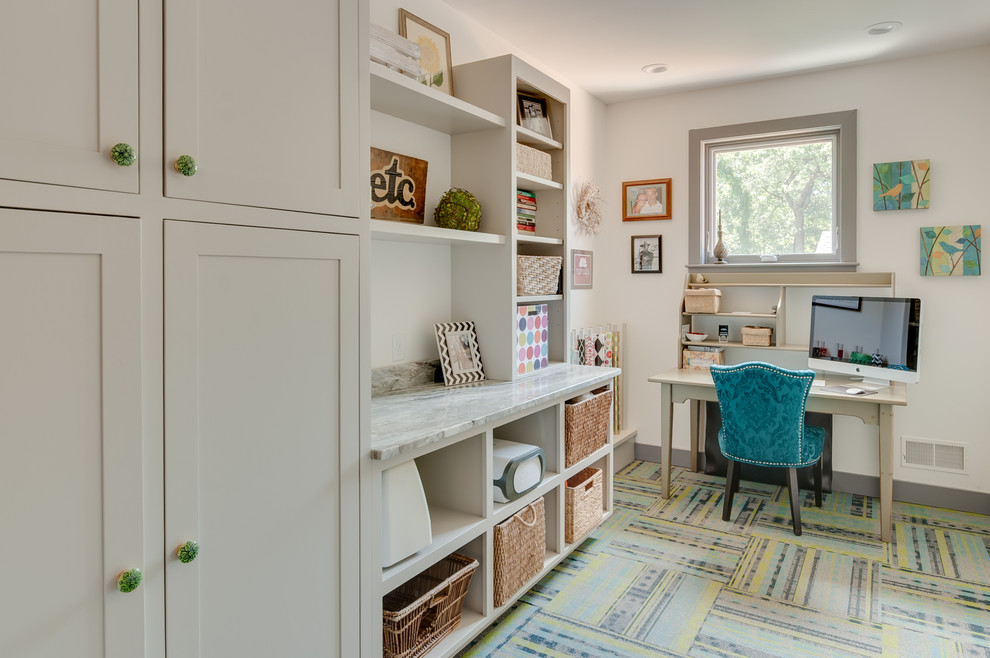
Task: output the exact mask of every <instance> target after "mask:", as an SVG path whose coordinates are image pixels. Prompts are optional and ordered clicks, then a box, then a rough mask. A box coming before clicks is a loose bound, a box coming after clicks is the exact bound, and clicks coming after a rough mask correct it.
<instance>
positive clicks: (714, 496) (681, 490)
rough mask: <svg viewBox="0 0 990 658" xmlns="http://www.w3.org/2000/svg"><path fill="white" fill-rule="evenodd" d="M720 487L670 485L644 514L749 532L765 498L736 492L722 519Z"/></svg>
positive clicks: (702, 525)
mask: <svg viewBox="0 0 990 658" xmlns="http://www.w3.org/2000/svg"><path fill="white" fill-rule="evenodd" d="M724 493H725V492H724V491H723V490H722V489H721V488H718V489H715V488H708V487H688V486H683V485H678V486H676V487H671V492H670V498H669V499H660V498H657V500H656V504H654V505H653V506H651V507H650V508H648V509H646V510H644V511H643V516H644V517H649V518H656V519H662V520H664V521H670V522H672V523H688V524H691V525H694V526H699V527H705V528H714V529H718V530H721V531H723V532H735V533H740V534H748V533H749V530H750V527H751V526H752V525H753V524H754V523H756V520H757V519H758V518H759V516H760V511H761V510H762V508H763V505H764V503H765V502H766V499H765V498H764V497H762V496H750V495H747V494H746V493H744V492H743V491H741V490H740V491H739V492H738V493H737V494H736V495H735V496H734V497H733V501H732V513H731V517H730V520H729V521H723V520H722V501H723V498H724Z"/></svg>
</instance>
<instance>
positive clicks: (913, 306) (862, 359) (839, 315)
mask: <svg viewBox="0 0 990 658" xmlns="http://www.w3.org/2000/svg"><path fill="white" fill-rule="evenodd" d="M920 329H921V300H920V299H917V298H904V297H848V296H838V295H814V296H813V297H812V298H811V342H810V345H809V351H808V367H809V368H811V369H813V370H821V371H825V372H834V373H839V374H845V375H853V376H861V377H863V388H866V389H880V388H886V387H888V386H890V382H891V381H899V382H907V383H909V384H916V383H917V382H918V339H919V332H920Z"/></svg>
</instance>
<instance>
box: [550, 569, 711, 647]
mask: <svg viewBox="0 0 990 658" xmlns="http://www.w3.org/2000/svg"><path fill="white" fill-rule="evenodd" d="M589 566H590V568H589V570H588V572H587V573H585V574H582V575H581V576H578V577H577V578H575V579H573V580H572V581H571V583H570V586H569V587H568V589H566V590H564V591H562V592H561V595H560V596H559V597H557V598H556V599H554V601H552V602H550V603H548V604H547V605H546V606H545V607H544V611H545V612H547V613H548V614H552V615H555V616H557V617H560V618H566V619H569V620H572V621H574V622H579V623H581V624H584V625H586V626H588V627H594V628H599V629H602V630H603V631H606V632H608V633H609V634H611V635H612V636H616V637H618V636H621V637H624V638H627V639H630V640H636V641H638V642H645V643H648V644H650V645H652V646H655V647H665V648H668V649H670V650H672V651H675V652H676V651H681V652H686V651H687V650H688V648H690V646H691V643H692V642H693V640H694V637H695V635H696V634H697V632H698V630H699V628H700V627H701V624H702V623H703V622H704V619H705V616H706V614H707V612H708V610H709V608H710V607H711V606H712V604H713V603H714V601H715V599H716V597H717V596H718V593H719V591H720V589H721V586H720V585H719V584H717V583H715V582H713V581H711V580H709V579H707V578H700V577H697V576H692V575H689V574H685V573H681V572H678V571H675V570H672V569H667V568H664V567H665V564H664V563H663V562H653V563H651V564H646V563H642V562H638V561H635V560H627V559H623V558H619V557H613V556H598V557H597V558H595V559H593V560H592V562H591V563H590V565H589Z"/></svg>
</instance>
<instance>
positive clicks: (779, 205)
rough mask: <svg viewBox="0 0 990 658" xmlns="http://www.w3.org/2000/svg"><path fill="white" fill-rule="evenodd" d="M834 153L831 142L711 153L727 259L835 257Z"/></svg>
mask: <svg viewBox="0 0 990 658" xmlns="http://www.w3.org/2000/svg"><path fill="white" fill-rule="evenodd" d="M833 155H834V149H833V141H832V140H831V139H823V140H816V141H806V142H795V143H783V144H779V143H778V144H773V145H769V146H768V145H762V146H751V147H744V148H739V147H725V148H721V149H718V150H715V151H713V156H714V159H715V163H714V164H715V166H714V169H715V190H714V196H715V198H714V202H715V204H714V209H715V212H714V213H713V217H712V220H716V219H717V216H718V214H719V213H721V216H722V241H723V242H724V243H725V246H726V247H727V248H728V250H729V254H730V256H743V255H761V254H816V253H819V254H833V253H835V251H836V246H837V245H833V242H834V241H833V239H832V238H833V235H834V220H833V218H834V216H835V213H834V209H833V204H834V200H835V194H834V190H833V187H834V186H833Z"/></svg>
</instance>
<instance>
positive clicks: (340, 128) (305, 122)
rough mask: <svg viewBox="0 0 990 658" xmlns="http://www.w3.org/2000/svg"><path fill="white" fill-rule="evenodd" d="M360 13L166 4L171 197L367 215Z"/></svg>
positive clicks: (323, 6) (342, 8) (322, 5)
mask: <svg viewBox="0 0 990 658" xmlns="http://www.w3.org/2000/svg"><path fill="white" fill-rule="evenodd" d="M356 7H357V3H356V2H355V1H354V0H327V1H321V2H308V1H304V0H287V1H285V2H251V3H244V2H240V1H239V0H210V1H209V2H207V1H205V0H166V3H165V159H166V162H165V167H166V175H165V190H166V195H167V196H170V197H177V198H184V199H198V200H203V201H219V202H225V203H235V204H240V205H248V206H260V207H267V208H280V209H286V210H303V211H311V212H318V213H330V214H340V215H349V216H356V215H357V211H358V205H357V195H358V185H357V182H358V176H357V172H356V171H355V167H354V165H355V163H356V162H358V151H357V138H358V135H357V133H358V130H357V126H358V123H359V117H358V64H357V48H356V38H357V37H356V34H355V33H356V31H357V25H358V20H357V9H356ZM180 155H190V156H192V157H193V158H195V160H196V161H197V163H198V165H199V170H198V172H197V173H196V174H195V175H193V176H188V177H187V176H182V175H180V174H178V173H177V172H175V171H174V168H173V165H174V162H175V159H176V158H178V157H179V156H180ZM363 178H364V176H361V180H363Z"/></svg>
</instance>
